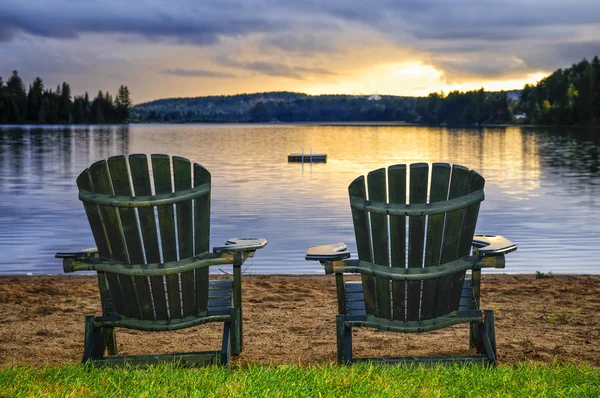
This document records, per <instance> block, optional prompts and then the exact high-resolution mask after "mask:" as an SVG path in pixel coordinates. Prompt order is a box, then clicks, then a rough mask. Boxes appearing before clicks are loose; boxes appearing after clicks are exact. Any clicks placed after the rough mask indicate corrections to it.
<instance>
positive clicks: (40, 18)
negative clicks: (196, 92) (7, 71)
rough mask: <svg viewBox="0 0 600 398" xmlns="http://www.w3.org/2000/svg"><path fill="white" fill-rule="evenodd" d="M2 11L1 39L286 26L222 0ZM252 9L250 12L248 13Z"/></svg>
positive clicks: (35, 1)
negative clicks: (19, 34) (215, 3)
mask: <svg viewBox="0 0 600 398" xmlns="http://www.w3.org/2000/svg"><path fill="white" fill-rule="evenodd" d="M5 3H7V4H4V5H3V6H2V13H0V32H9V33H11V34H6V33H5V34H4V35H2V36H0V39H3V40H5V41H6V40H11V39H13V38H14V37H15V36H16V33H24V34H29V35H33V36H40V37H46V38H57V39H76V38H79V37H81V36H82V35H85V34H90V33H103V34H123V35H133V36H137V37H138V38H142V39H145V40H149V41H169V42H176V43H190V44H196V45H210V44H216V43H219V41H220V39H221V38H222V37H236V36H244V35H248V34H251V33H257V32H273V31H277V30H282V29H284V28H286V27H288V26H289V24H287V23H285V21H284V18H282V17H281V16H277V15H275V16H269V12H268V10H266V9H265V6H264V5H263V6H259V5H257V4H253V5H252V7H250V5H249V4H248V3H246V2H243V1H241V0H240V1H231V0H223V1H220V2H219V5H218V6H216V5H215V6H213V5H210V4H204V3H202V4H197V2H193V1H181V2H179V3H178V4H173V2H166V1H158V0H150V1H144V2H141V1H140V2H138V3H136V2H123V1H116V0H106V1H103V2H93V3H89V2H73V1H69V0H54V1H53V3H54V4H53V5H52V6H49V4H48V2H47V1H42V0H31V1H27V2H21V1H14V0H8V1H5ZM252 11H254V12H252Z"/></svg>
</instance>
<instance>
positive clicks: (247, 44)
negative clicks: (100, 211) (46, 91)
mask: <svg viewBox="0 0 600 398" xmlns="http://www.w3.org/2000/svg"><path fill="white" fill-rule="evenodd" d="M598 32H600V1H599V0H503V1H498V0H494V1H491V0H452V1H448V0H370V1H365V0H360V1H359V0H330V1H327V0H261V1H256V0H219V1H213V0H195V1H194V0H169V1H163V0H144V1H142V0H118V1H117V0H26V1H25V0H0V76H2V77H3V80H4V81H6V80H7V79H8V77H9V76H10V74H11V72H12V71H13V70H15V69H16V70H18V71H19V74H20V75H21V76H22V77H23V79H24V80H25V82H26V84H29V83H30V82H31V81H32V80H33V79H34V78H35V77H36V76H40V77H41V78H42V79H43V80H44V82H45V83H46V86H47V87H55V86H56V85H57V84H59V83H62V82H63V81H66V82H68V83H69V84H70V85H71V88H72V91H73V92H74V93H75V94H79V93H83V92H84V91H88V92H89V93H90V94H91V95H95V94H96V93H97V92H98V90H103V91H107V90H108V91H110V92H111V93H115V92H116V90H117V88H118V87H119V85H121V84H125V85H127V86H128V87H129V89H130V91H131V94H132V99H133V101H134V103H141V102H146V101H150V100H153V99H159V98H171V97H195V96H202V95H231V94H239V93H252V92H265V91H296V92H304V93H308V94H354V95H358V94H364V95H370V94H392V95H407V96H414V95H416V96H420V95H427V94H428V93H430V92H439V91H445V92H448V91H451V90H457V89H458V90H470V89H478V88H481V87H484V88H485V89H486V90H502V89H503V90H510V89H519V88H522V87H523V85H524V84H525V83H535V82H536V81H539V80H540V79H541V78H543V77H544V76H545V75H548V74H550V73H551V72H552V71H554V70H555V69H557V68H564V67H568V66H570V65H571V64H573V63H575V62H577V61H580V60H581V59H583V58H587V59H591V58H592V57H593V56H594V55H600V35H598Z"/></svg>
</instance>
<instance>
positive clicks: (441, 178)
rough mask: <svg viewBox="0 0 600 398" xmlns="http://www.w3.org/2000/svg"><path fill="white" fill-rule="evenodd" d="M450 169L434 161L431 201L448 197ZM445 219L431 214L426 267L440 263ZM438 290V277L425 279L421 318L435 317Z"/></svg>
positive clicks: (440, 200)
mask: <svg viewBox="0 0 600 398" xmlns="http://www.w3.org/2000/svg"><path fill="white" fill-rule="evenodd" d="M450 170H451V169H450V165H449V164H448V163H434V164H433V165H432V167H431V188H430V190H429V203H436V202H443V201H445V200H447V199H448V186H449V184H450ZM444 219H445V214H444V213H442V214H435V215H432V216H429V219H428V222H427V242H426V245H425V261H424V265H425V267H430V266H435V265H439V264H440V253H441V250H442V237H443V233H444ZM437 292H438V280H437V279H434V280H425V281H423V294H422V298H421V320H426V319H432V318H434V317H435V306H436V302H437Z"/></svg>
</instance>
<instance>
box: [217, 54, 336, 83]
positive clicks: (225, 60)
mask: <svg viewBox="0 0 600 398" xmlns="http://www.w3.org/2000/svg"><path fill="white" fill-rule="evenodd" d="M215 60H216V61H217V62H218V63H220V64H222V65H227V66H230V67H233V68H238V69H244V70H248V71H251V72H255V73H258V74H263V75H269V76H277V77H288V78H291V79H298V80H304V79H306V78H308V77H310V76H314V75H319V76H335V75H336V74H335V73H334V72H331V71H329V70H327V69H325V68H321V67H305V66H300V65H292V66H290V65H286V64H283V63H280V62H266V61H237V60H235V59H232V58H230V57H226V56H221V57H216V59H215Z"/></svg>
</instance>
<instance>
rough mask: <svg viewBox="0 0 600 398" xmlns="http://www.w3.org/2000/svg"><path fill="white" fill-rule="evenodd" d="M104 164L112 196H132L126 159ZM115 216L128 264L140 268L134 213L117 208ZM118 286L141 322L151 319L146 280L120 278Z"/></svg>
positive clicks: (151, 311) (147, 282) (150, 298)
mask: <svg viewBox="0 0 600 398" xmlns="http://www.w3.org/2000/svg"><path fill="white" fill-rule="evenodd" d="M107 164H108V169H109V171H110V178H111V181H112V186H113V192H114V194H115V195H123V196H133V190H132V189H131V183H130V182H129V171H128V170H127V160H126V158H125V156H113V157H110V158H108V160H107ZM118 213H119V216H120V218H121V226H122V228H123V236H124V238H125V243H126V245H127V254H128V256H129V263H130V264H143V263H144V250H143V248H142V242H141V240H140V231H139V229H138V221H137V217H136V214H135V209H130V208H119V210H118ZM119 282H120V283H121V288H122V289H123V293H124V294H125V298H126V299H127V300H131V301H132V302H137V304H138V306H139V309H140V312H141V316H142V319H154V306H153V305H152V294H151V292H150V284H149V280H148V278H147V277H126V276H119ZM134 285H135V287H134Z"/></svg>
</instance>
